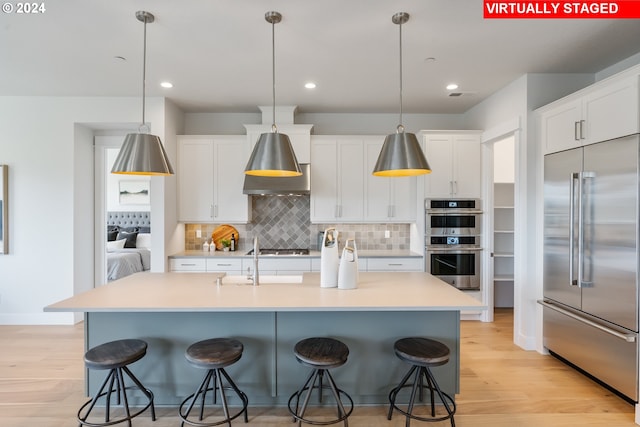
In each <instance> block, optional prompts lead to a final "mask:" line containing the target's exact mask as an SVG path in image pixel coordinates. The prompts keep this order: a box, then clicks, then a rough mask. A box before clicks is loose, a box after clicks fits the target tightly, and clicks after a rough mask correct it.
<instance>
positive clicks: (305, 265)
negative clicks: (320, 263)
mask: <svg viewBox="0 0 640 427" xmlns="http://www.w3.org/2000/svg"><path fill="white" fill-rule="evenodd" d="M244 265H245V269H246V267H247V266H251V267H252V268H253V261H252V260H245V263H244ZM258 268H260V271H261V272H262V271H276V272H277V274H285V273H284V272H292V271H299V272H307V271H311V258H278V259H275V258H266V257H262V258H260V259H259V265H258ZM281 272H282V273H281Z"/></svg>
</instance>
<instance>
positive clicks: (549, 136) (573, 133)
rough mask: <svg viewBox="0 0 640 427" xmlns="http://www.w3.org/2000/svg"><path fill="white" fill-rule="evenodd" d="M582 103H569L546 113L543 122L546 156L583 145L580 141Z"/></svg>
mask: <svg viewBox="0 0 640 427" xmlns="http://www.w3.org/2000/svg"><path fill="white" fill-rule="evenodd" d="M581 119H582V101H581V100H579V99H578V100H572V101H567V102H566V103H563V104H561V105H558V106H557V107H555V108H553V109H551V110H548V111H546V112H544V113H543V114H542V116H541V120H542V147H543V150H544V154H548V153H555V152H558V151H563V150H567V149H570V148H575V147H579V146H580V145H582V144H583V141H582V140H581V139H580V126H584V123H581Z"/></svg>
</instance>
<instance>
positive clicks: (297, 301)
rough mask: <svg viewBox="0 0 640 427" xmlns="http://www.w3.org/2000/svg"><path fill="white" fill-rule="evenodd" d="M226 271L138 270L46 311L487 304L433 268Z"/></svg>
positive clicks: (334, 308) (461, 307)
mask: <svg viewBox="0 0 640 427" xmlns="http://www.w3.org/2000/svg"><path fill="white" fill-rule="evenodd" d="M222 275H223V274H221V273H198V274H194V273H148V272H143V273H136V274H133V275H131V276H127V277H125V278H122V279H120V280H116V281H114V282H111V283H109V284H107V285H103V286H100V287H98V288H95V289H92V290H90V291H87V292H85V293H82V294H79V295H76V296H74V297H71V298H68V299H66V300H63V301H60V302H57V303H55V304H52V305H49V306H47V307H45V308H44V311H77V312H118V311H122V312H143V311H147V312H179V311H235V312H237V311H425V310H426V311H451V310H454V311H457V310H477V309H481V308H486V306H483V305H482V303H481V302H479V301H478V300H476V299H474V298H473V297H471V296H470V295H466V294H465V293H464V292H462V291H459V290H458V289H456V288H454V287H452V286H450V285H448V284H446V283H444V282H443V281H441V280H440V279H438V278H436V277H433V276H432V275H430V274H428V273H421V272H412V273H405V272H388V273H367V272H361V273H360V281H359V283H358V288H357V289H353V290H341V289H337V288H321V287H320V274H319V273H304V277H303V282H302V283H298V284H293V283H288V284H275V283H274V284H261V285H260V286H252V285H233V284H228V285H222V286H217V285H216V278H217V277H219V276H222Z"/></svg>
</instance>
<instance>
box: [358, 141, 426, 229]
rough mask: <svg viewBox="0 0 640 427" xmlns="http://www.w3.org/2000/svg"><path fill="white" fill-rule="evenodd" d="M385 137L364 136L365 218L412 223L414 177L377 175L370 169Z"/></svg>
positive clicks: (415, 201)
mask: <svg viewBox="0 0 640 427" xmlns="http://www.w3.org/2000/svg"><path fill="white" fill-rule="evenodd" d="M384 139H385V136H384V135H382V136H375V137H367V138H366V139H365V140H364V151H365V170H364V174H365V212H364V219H365V221H372V222H380V221H383V222H414V221H415V220H416V203H417V190H416V183H417V178H416V177H398V178H389V177H380V176H374V175H373V174H372V173H371V172H372V171H373V168H374V167H375V165H376V161H377V160H378V156H379V154H380V149H381V148H382V144H384Z"/></svg>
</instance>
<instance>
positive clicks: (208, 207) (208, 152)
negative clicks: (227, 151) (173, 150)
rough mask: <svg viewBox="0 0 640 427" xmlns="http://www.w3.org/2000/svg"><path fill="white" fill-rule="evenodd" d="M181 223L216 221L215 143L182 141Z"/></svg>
mask: <svg viewBox="0 0 640 427" xmlns="http://www.w3.org/2000/svg"><path fill="white" fill-rule="evenodd" d="M177 169H178V170H177V175H178V176H177V179H178V221H181V222H211V221H213V217H212V213H213V169H214V165H213V139H212V138H204V137H203V138H185V139H180V138H178V168H177Z"/></svg>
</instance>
